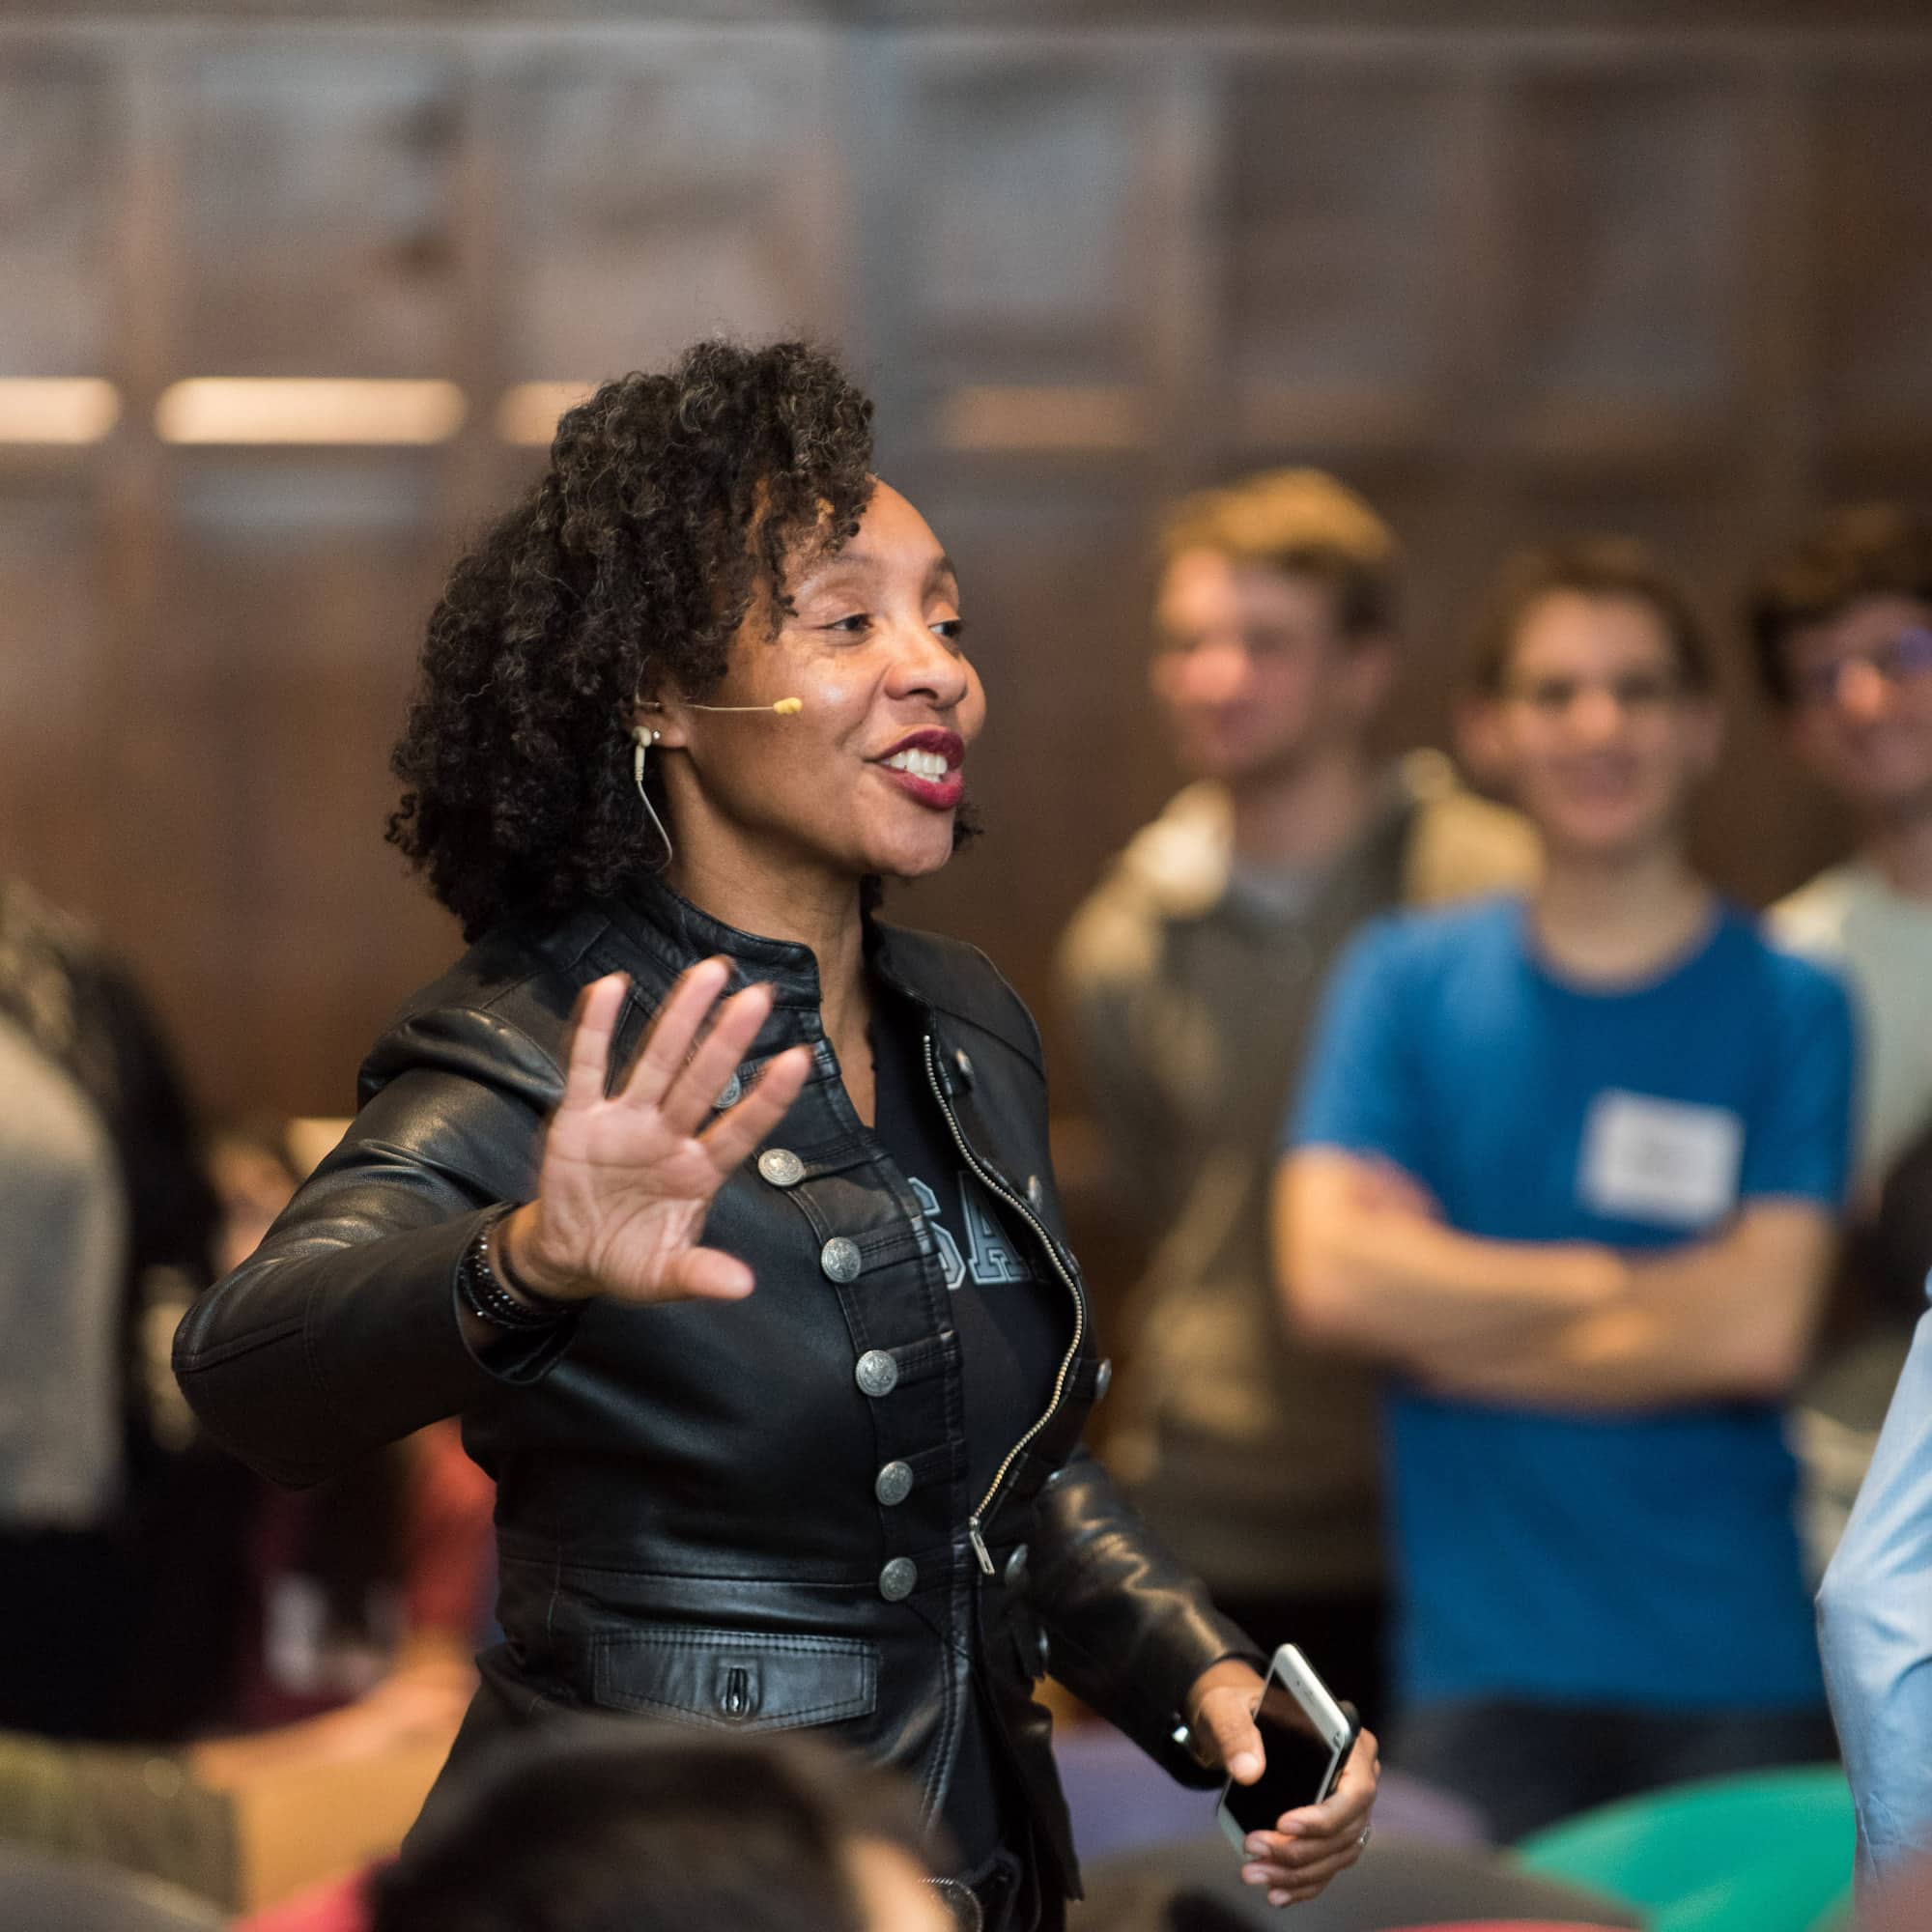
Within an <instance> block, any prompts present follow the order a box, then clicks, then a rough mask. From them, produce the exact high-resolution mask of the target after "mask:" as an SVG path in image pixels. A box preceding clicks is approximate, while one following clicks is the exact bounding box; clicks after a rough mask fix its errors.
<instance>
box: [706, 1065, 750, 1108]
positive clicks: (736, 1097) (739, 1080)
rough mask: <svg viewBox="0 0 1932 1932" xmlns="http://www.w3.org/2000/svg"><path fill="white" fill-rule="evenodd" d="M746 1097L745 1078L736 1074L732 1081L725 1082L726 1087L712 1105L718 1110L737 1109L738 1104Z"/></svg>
mask: <svg viewBox="0 0 1932 1932" xmlns="http://www.w3.org/2000/svg"><path fill="white" fill-rule="evenodd" d="M744 1095H745V1082H744V1078H743V1076H742V1075H740V1074H737V1073H734V1074H732V1076H731V1077H730V1079H728V1080H727V1081H725V1084H724V1086H722V1087H721V1088H720V1089H719V1090H718V1097H717V1099H715V1100H714V1101H712V1103H711V1104H712V1106H714V1107H718V1108H724V1107H735V1106H736V1105H737V1104H738V1102H739V1101H740V1100H741V1099H743V1098H744Z"/></svg>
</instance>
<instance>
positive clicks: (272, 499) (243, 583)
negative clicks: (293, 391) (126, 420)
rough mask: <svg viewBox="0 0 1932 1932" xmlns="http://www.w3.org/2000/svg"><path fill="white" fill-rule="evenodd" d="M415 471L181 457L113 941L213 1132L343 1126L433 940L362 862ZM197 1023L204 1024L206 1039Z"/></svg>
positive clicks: (425, 562)
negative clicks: (175, 1032)
mask: <svg viewBox="0 0 1932 1932" xmlns="http://www.w3.org/2000/svg"><path fill="white" fill-rule="evenodd" d="M432 460H433V459H431V458H429V457H426V456H423V455H420V454H418V453H415V452H410V453H404V454H394V455H383V456H367V457H364V456H337V455H335V454H333V453H323V454H315V455H310V456H308V457H306V458H304V459H302V460H301V461H299V462H292V461H290V460H289V459H288V458H287V457H279V458H276V457H267V456H263V455H259V454H257V453H255V452H248V453H246V454H238V455H220V454H216V453H214V452H200V451H196V452H185V453H184V454H183V456H182V458H181V459H180V460H179V461H178V463H177V464H176V465H175V467H174V469H173V472H172V475H171V479H170V480H171V496H172V498H173V502H174V505H175V512H174V518H173V522H172V526H171V527H170V530H169V532H168V542H167V563H166V566H165V573H164V578H163V585H164V587H163V592H162V594H163V597H164V599H165V611H166V617H167V622H168V633H169V635H168V636H167V639H166V642H165V648H160V649H156V651H155V652H154V653H153V654H152V656H149V657H144V659H143V660H142V665H141V671H140V676H139V683H138V687H137V689H136V690H135V691H134V692H133V693H132V694H131V696H132V697H133V700H134V702H135V703H136V704H137V705H138V707H139V710H140V713H141V715H143V716H145V717H148V718H151V719H153V720H156V721H190V724H189V728H187V729H185V730H180V731H176V730H169V729H166V728H157V729H155V730H152V731H149V732H146V733H143V734H142V735H141V736H140V738H139V739H138V740H137V741H136V746H135V750H134V753H133V755H132V758H131V760H130V764H131V766H132V770H131V772H130V777H131V780H132V803H133V804H134V806H135V808H136V809H135V810H133V811H131V812H130V813H129V814H128V817H127V821H126V823H125V824H124V826H123V829H122V836H123V838H124V841H125V850H126V860H127V864H128V872H129V876H128V880H127V882H126V888H125V892H124V896H123V898H122V901H121V904H120V907H119V912H120V916H121V921H122V923H131V929H132V930H137V931H141V932H144V933H147V934H150V935H152V937H151V939H150V941H149V950H148V953H147V958H146V963H147V964H148V966H149V967H150V969H151V971H152V974H153V976H154V979H155V980H156V988H157V991H158V992H159V993H160V995H161V996H162V998H163V1001H164V1003H165V1005H166V1008H167V1009H168V1010H169V1011H170V1013H171V1014H173V1015H174V1016H175V1017H176V1018H177V1019H178V1020H179V1021H180V1023H181V1024H183V1025H184V1026H187V1027H189V1028H190V1029H192V1030H193V1031H194V1032H195V1033H196V1034H197V1036H198V1037H199V1038H200V1043H201V1048H202V1051H201V1055H200V1065H199V1071H200V1073H201V1077H202V1084H203V1086H204V1088H205V1090H206V1092H207V1094H208V1095H209V1096H210V1098H211V1099H212V1100H213V1102H215V1103H217V1104H219V1105H221V1106H223V1107H225V1108H228V1109H231V1110H241V1109H246V1108H251V1107H259V1106H264V1105H266V1106H270V1107H273V1108H274V1109H276V1110H278V1111H286V1112H292V1113H340V1112H344V1111H347V1110H348V1109H349V1107H350V1106H351V1104H352V1101H353V1083H354V1075H355V1063H356V1061H357V1060H358V1059H359V1057H360V1055H361V1052H362V1050H363V1048H364V1047H365V1046H366V1045H367V1044H368V1041H369V1039H370V1038H371V1037H373V1034H374V1030H375V1028H376V1026H377V1025H378V1024H379V1023H380V1021H381V1019H382V1017H383V1015H384V1013H385V1012H386V1011H387V1010H388V1009H390V1008H391V1007H392V1006H393V1005H394V1004H395V1003H396V1001H397V1000H398V999H399V998H400V997H401V996H402V994H403V993H405V992H407V991H408V990H409V989H410V987H411V986H412V985H414V984H416V983H418V982H419V981H420V980H425V979H427V978H429V977H430V976H431V975H432V974H433V973H434V972H436V971H437V970H439V969H440V966H441V964H442V963H443V962H444V961H445V960H446V959H447V958H448V957H449V956H450V955H451V954H452V953H453V952H454V950H455V948H456V945H457V936H456V932H455V929H454V926H453V925H452V924H451V923H449V922H448V921H447V919H446V918H445V917H444V916H443V915H442V914H441V913H440V911H438V910H437V909H436V908H434V907H433V906H432V905H431V904H430V903H429V901H428V900H427V899H426V898H425V897H424V896H423V895H422V894H421V893H420V891H419V889H418V888H417V887H416V886H415V884H414V882H413V880H412V879H410V878H408V877H407V876H406V875H405V873H404V870H403V866H402V861H401V859H400V858H399V857H398V856H397V855H396V854H394V853H393V852H391V851H389V850H388V849H387V848H386V847H385V846H384V843H383V827H384V817H385V815H386V813H387V811H388V810H389V809H390V806H391V805H392V803H393V800H394V794H395V790H396V787H395V784H394V781H392V780H391V779H390V777H389V775H388V772H387V769H386V766H387V758H388V750H389V746H390V743H391V741H392V740H393V739H394V737H395V735H396V732H397V730H398V729H399V728H400V725H401V723H402V717H403V710H404V706H405V703H406V700H407V696H408V692H409V689H410V684H411V680H412V671H413V666H414V660H415V653H416V646H417V642H418V639H419V637H420V634H421V629H422V621H423V617H424V615H425V614H426V612H427V611H428V608H429V604H430V602H431V600H432V599H433V597H434V595H435V590H436V580H437V574H438V572H439V570H440V557H439V555H438V546H437V544H436V543H435V542H434V541H433V538H434V531H433V529H432V528H431V526H430V524H429V520H428V516H427V512H426V510H425V509H424V504H425V501H426V499H427V498H428V497H429V495H430V491H429V485H428V478H427V476H426V473H425V471H426V468H427V466H428V465H429V463H430V462H431V461H432ZM215 1016H218V1022H216V1020H215Z"/></svg>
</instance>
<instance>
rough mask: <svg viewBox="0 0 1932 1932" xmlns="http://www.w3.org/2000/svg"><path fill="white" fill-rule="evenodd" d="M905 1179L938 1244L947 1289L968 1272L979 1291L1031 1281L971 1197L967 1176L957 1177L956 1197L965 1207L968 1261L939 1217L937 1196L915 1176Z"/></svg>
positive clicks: (981, 1207)
mask: <svg viewBox="0 0 1932 1932" xmlns="http://www.w3.org/2000/svg"><path fill="white" fill-rule="evenodd" d="M906 1179H907V1181H908V1183H909V1184H910V1185H911V1187H912V1191H913V1192H914V1193H915V1194H917V1195H918V1196H919V1205H920V1207H921V1208H923V1209H924V1210H925V1218H926V1221H927V1223H928V1224H929V1225H930V1227H931V1229H932V1237H933V1239H934V1240H935V1241H937V1242H938V1243H939V1264H940V1266H941V1267H942V1268H943V1269H944V1270H945V1272H946V1286H947V1287H948V1288H950V1289H953V1288H957V1287H958V1286H959V1285H960V1283H961V1282H963V1281H964V1280H965V1279H966V1276H967V1274H968V1273H969V1272H970V1273H971V1274H972V1277H973V1279H974V1280H975V1281H976V1282H977V1283H979V1285H980V1287H981V1288H992V1287H995V1286H999V1285H1002V1284H1006V1283H1010V1282H1021V1281H1028V1280H1030V1279H1031V1278H1032V1277H1031V1276H1029V1275H1028V1273H1027V1271H1026V1269H1025V1268H1024V1267H1022V1266H1021V1265H1020V1258H1019V1257H1018V1256H1017V1255H1016V1254H1014V1252H1013V1250H1012V1247H1011V1245H1010V1243H1009V1241H1008V1240H1007V1237H1006V1236H1005V1235H1004V1234H1002V1233H1001V1232H1000V1226H999V1223H998V1222H997V1221H995V1220H994V1219H993V1217H992V1215H991V1214H989V1213H988V1212H987V1211H986V1209H985V1208H984V1207H983V1206H982V1205H981V1204H980V1202H979V1201H978V1200H976V1199H975V1198H974V1192H973V1184H972V1179H971V1177H970V1176H968V1175H966V1174H963V1173H962V1174H961V1175H960V1177H959V1198H960V1200H961V1201H962V1202H964V1203H965V1208H966V1242H967V1247H968V1250H969V1252H970V1261H969V1260H968V1258H967V1257H965V1256H962V1255H961V1254H960V1252H959V1243H958V1241H957V1239H956V1238H955V1237H954V1236H953V1234H952V1230H951V1229H950V1228H948V1227H947V1225H946V1223H945V1222H944V1221H943V1220H942V1219H941V1218H940V1212H939V1196H938V1195H937V1194H935V1193H934V1192H933V1191H932V1189H931V1188H930V1187H928V1186H927V1185H926V1184H925V1182H924V1181H923V1180H922V1179H920V1178H919V1177H918V1176H917V1175H913V1174H909V1175H907V1176H906Z"/></svg>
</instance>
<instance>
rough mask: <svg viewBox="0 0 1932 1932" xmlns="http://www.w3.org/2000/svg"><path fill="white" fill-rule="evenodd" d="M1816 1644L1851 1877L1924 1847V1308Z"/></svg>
mask: <svg viewBox="0 0 1932 1932" xmlns="http://www.w3.org/2000/svg"><path fill="white" fill-rule="evenodd" d="M1928 1287H1932V1284H1928ZM1818 1646H1819V1651H1820V1654H1821V1655H1822V1657H1823V1659H1824V1663H1825V1688H1826V1690H1827V1692H1828V1694H1829V1695H1830V1697H1831V1700H1832V1719H1833V1722H1834V1723H1835V1724H1836V1725H1837V1727H1838V1743H1839V1747H1840V1748H1841V1749H1842V1750H1843V1752H1844V1758H1845V1773H1846V1776H1848V1777H1849V1778H1850V1779H1851V1785H1852V1798H1853V1802H1854V1804H1855V1805H1856V1807H1857V1811H1858V1821H1859V1880H1860V1884H1861V1888H1862V1887H1864V1886H1866V1885H1868V1884H1870V1883H1871V1882H1873V1881H1874V1880H1877V1879H1881V1878H1885V1877H1888V1876H1889V1875H1891V1874H1892V1873H1893V1872H1895V1871H1896V1869H1897V1868H1898V1866H1899V1865H1901V1864H1903V1863H1909V1862H1912V1861H1915V1860H1916V1859H1918V1858H1919V1857H1921V1856H1922V1855H1923V1854H1925V1853H1926V1852H1928V1851H1932V1314H1928V1315H1926V1316H1924V1317H1922V1318H1921V1319H1920V1321H1919V1323H1918V1332H1917V1334H1916V1335H1915V1336H1914V1337H1913V1341H1912V1352H1911V1353H1910V1354H1909V1355H1908V1356H1907V1357H1906V1362H1905V1368H1904V1370H1903V1372H1902V1373H1901V1374H1900V1376H1899V1378H1898V1387H1897V1388H1896V1390H1895V1391H1894V1392H1893V1394H1892V1398H1891V1406H1890V1408H1889V1410H1888V1411H1887V1413H1886V1418H1885V1428H1884V1430H1883V1431H1882V1432H1881V1434H1880V1435H1879V1441H1878V1452H1877V1454H1876V1455H1874V1456H1873V1458H1872V1463H1871V1467H1870V1469H1869V1470H1867V1471H1866V1474H1865V1480H1864V1484H1863V1486H1862V1487H1861V1489H1860V1491H1859V1499H1858V1502H1857V1504H1856V1505H1855V1506H1854V1508H1853V1510H1852V1517H1851V1521H1850V1522H1849V1523H1848V1524H1847V1525H1846V1528H1845V1534H1844V1539H1843V1541H1842V1542H1840V1544H1839V1545H1838V1549H1837V1553H1836V1554H1835V1555H1834V1556H1833V1558H1832V1562H1831V1565H1830V1567H1829V1568H1828V1569H1827V1570H1826V1572H1825V1581H1824V1584H1823V1586H1822V1587H1821V1588H1820V1590H1819V1592H1818Z"/></svg>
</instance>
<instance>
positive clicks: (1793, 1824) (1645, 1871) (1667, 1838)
mask: <svg viewBox="0 0 1932 1932" xmlns="http://www.w3.org/2000/svg"><path fill="white" fill-rule="evenodd" d="M1853 1835H1854V1833H1853V1824H1852V1796H1851V1793H1850V1791H1848V1790H1847V1789H1846V1786H1845V1775H1844V1773H1843V1772H1842V1771H1841V1770H1840V1769H1839V1768H1838V1767H1837V1766H1836V1765H1834V1764H1832V1765H1806V1766H1802V1767H1799V1768H1796V1769H1793V1770H1789V1771H1763V1772H1752V1773H1750V1774H1748V1775H1747V1776H1742V1777H1724V1778H1713V1779H1711V1780H1709V1781H1707V1782H1701V1783H1697V1784H1677V1785H1671V1786H1669V1787H1668V1788H1667V1789H1665V1790H1662V1791H1656V1792H1648V1793H1646V1794H1644V1795H1643V1796H1642V1797H1640V1798H1627V1799H1625V1800H1623V1801H1622V1802H1621V1803H1619V1804H1605V1805H1604V1806H1602V1807H1601V1808H1600V1809H1598V1810H1595V1811H1586V1812H1585V1813H1584V1814H1583V1815H1582V1816H1581V1817H1578V1818H1571V1819H1568V1820H1566V1821H1565V1822H1564V1823H1563V1824H1561V1825H1552V1826H1551V1827H1550V1828H1549V1829H1548V1831H1545V1832H1538V1833H1534V1834H1533V1835H1531V1836H1530V1837H1527V1838H1525V1839H1524V1840H1523V1841H1522V1843H1521V1844H1520V1845H1519V1846H1518V1847H1517V1854H1518V1857H1519V1858H1520V1861H1521V1862H1522V1863H1523V1864H1524V1865H1525V1866H1527V1867H1528V1868H1529V1869H1530V1870H1531V1871H1535V1872H1541V1873H1543V1874H1544V1875H1545V1876H1547V1877H1549V1878H1559V1879H1567V1880H1569V1881H1570V1882H1572V1883H1573V1884H1576V1885H1585V1886H1594V1887H1595V1888H1596V1889H1598V1890H1600V1891H1606V1892H1610V1893H1613V1894H1614V1895H1615V1896H1616V1897H1619V1898H1623V1899H1627V1900H1629V1901H1630V1903H1631V1904H1633V1905H1634V1906H1636V1907H1637V1908H1638V1909H1639V1910H1640V1911H1642V1912H1643V1913H1644V1914H1645V1915H1646V1917H1647V1919H1648V1922H1649V1924H1650V1926H1651V1928H1652V1932H1811V1928H1812V1927H1813V1926H1815V1925H1817V1924H1819V1923H1820V1922H1825V1923H1830V1922H1833V1921H1835V1920H1836V1919H1837V1918H1839V1917H1840V1916H1841V1914H1842V1911H1843V1908H1844V1904H1845V1901H1846V1898H1847V1896H1848V1895H1849V1893H1850V1890H1851V1883H1852V1845H1853Z"/></svg>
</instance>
